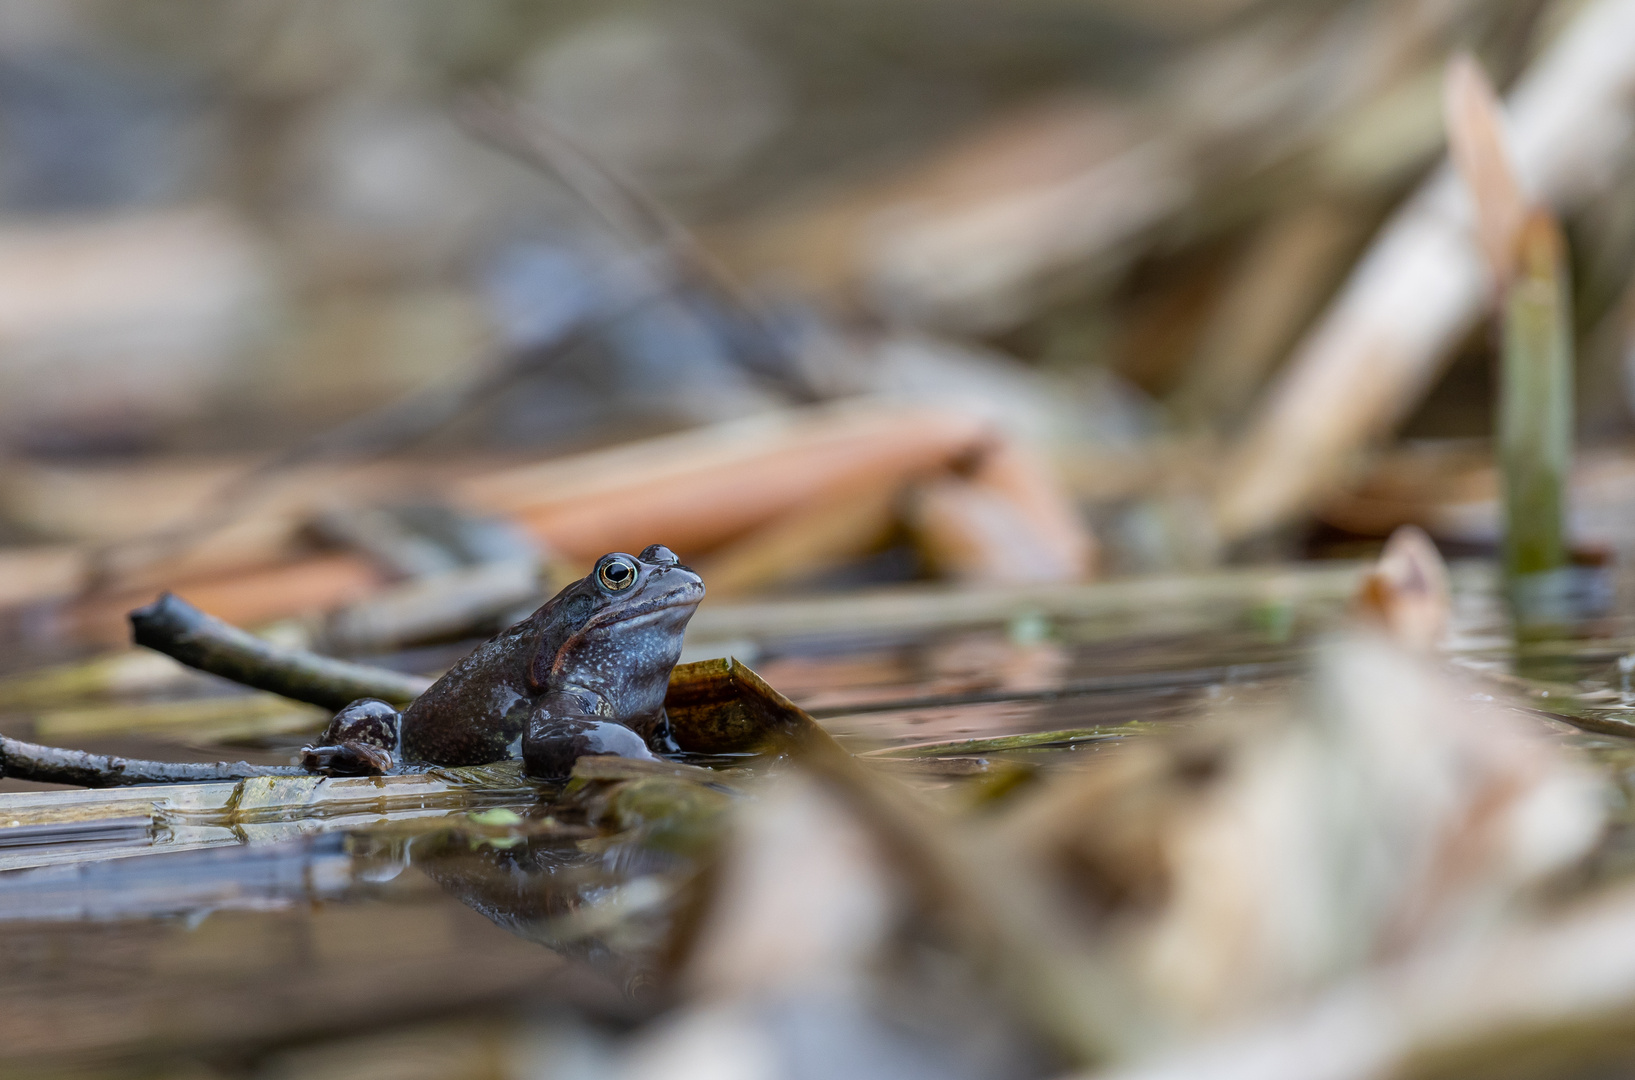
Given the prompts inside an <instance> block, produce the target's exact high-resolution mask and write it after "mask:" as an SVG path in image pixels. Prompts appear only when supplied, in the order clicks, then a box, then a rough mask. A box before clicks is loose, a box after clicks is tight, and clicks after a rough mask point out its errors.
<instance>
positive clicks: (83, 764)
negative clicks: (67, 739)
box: [0, 735, 312, 788]
mask: <svg viewBox="0 0 1635 1080" xmlns="http://www.w3.org/2000/svg"><path fill="white" fill-rule="evenodd" d="M311 775H312V773H311V772H309V771H308V770H306V769H303V768H301V767H300V766H297V765H251V764H250V763H249V762H247V761H217V762H210V763H199V762H175V761H144V760H142V759H140V758H122V757H113V756H111V755H108V754H88V753H86V752H85V751H83V750H64V749H63V748H61V747H57V746H40V745H38V744H36V743H29V742H23V741H22V740H21V739H12V738H7V737H6V736H4V735H0V776H4V777H6V778H7V779H11V780H36V781H39V782H41V783H46V784H73V785H75V786H77V787H88V788H105V787H130V786H133V785H137V784H178V783H183V784H185V783H195V784H196V783H209V782H212V781H220V780H247V779H249V778H250V777H254V776H311Z"/></svg>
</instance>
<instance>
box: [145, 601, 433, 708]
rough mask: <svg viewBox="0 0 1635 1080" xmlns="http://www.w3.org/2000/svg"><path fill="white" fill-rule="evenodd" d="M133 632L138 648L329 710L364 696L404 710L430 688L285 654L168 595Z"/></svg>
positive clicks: (410, 679)
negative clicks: (145, 648) (163, 654)
mask: <svg viewBox="0 0 1635 1080" xmlns="http://www.w3.org/2000/svg"><path fill="white" fill-rule="evenodd" d="M131 631H132V636H133V638H134V640H135V641H136V643H137V644H138V645H145V646H147V647H148V648H150V649H156V650H158V651H159V652H162V653H165V654H166V655H168V656H172V657H174V658H175V659H177V660H179V661H181V662H182V663H184V664H186V665H187V666H189V667H194V668H198V669H199V670H200V671H208V672H210V673H211V674H212V675H220V676H222V677H223V678H226V679H231V680H233V681H234V682H237V683H242V684H244V685H245V686H253V687H255V688H256V689H258V690H270V691H271V692H273V693H275V694H281V695H283V696H284V697H287V698H293V699H294V700H296V701H305V702H310V703H311V704H313V705H321V706H323V707H324V708H326V709H339V708H341V707H343V706H345V705H347V704H348V703H350V702H353V701H356V700H357V699H358V698H380V699H381V700H383V701H389V702H392V703H393V704H396V705H403V704H407V703H408V702H410V701H413V700H414V699H415V698H417V697H419V696H420V694H421V693H422V692H423V691H424V690H425V689H426V687H428V686H430V685H431V680H429V679H426V678H423V677H421V676H418V675H405V674H403V673H402V672H397V671H391V670H389V669H387V668H379V667H371V666H369V665H367V664H354V663H351V662H349V661H346V660H336V659H333V658H332V657H327V656H319V655H318V654H317V653H311V652H307V651H305V650H302V649H281V648H279V647H277V646H275V645H271V644H268V643H267V642H265V641H263V640H261V639H260V638H258V637H256V636H254V635H253V634H248V633H246V632H244V631H243V630H240V629H239V628H238V627H236V626H232V625H230V624H228V623H225V622H223V621H222V620H220V619H218V618H216V617H215V616H213V615H206V614H205V613H204V612H202V611H200V610H199V609H198V608H196V607H194V606H193V605H192V604H189V603H188V602H187V601H186V600H183V599H181V598H180V597H178V596H176V595H175V594H173V593H168V592H167V593H165V594H164V595H163V596H161V597H159V599H158V600H155V601H154V602H153V603H151V604H149V605H148V606H147V607H142V608H137V609H136V610H135V611H133V612H131Z"/></svg>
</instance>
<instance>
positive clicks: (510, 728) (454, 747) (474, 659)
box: [402, 619, 540, 765]
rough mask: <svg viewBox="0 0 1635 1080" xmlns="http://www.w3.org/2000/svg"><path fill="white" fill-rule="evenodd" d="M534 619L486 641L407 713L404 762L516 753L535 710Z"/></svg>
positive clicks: (483, 759) (453, 761)
mask: <svg viewBox="0 0 1635 1080" xmlns="http://www.w3.org/2000/svg"><path fill="white" fill-rule="evenodd" d="M533 622H534V620H532V619H529V620H525V621H524V622H521V623H518V624H517V625H516V626H513V627H511V628H510V629H508V630H506V631H504V632H503V633H501V634H499V635H497V636H495V637H493V638H490V639H489V640H488V641H485V642H483V644H482V645H480V646H478V647H477V649H476V650H475V651H473V652H472V653H471V654H470V655H469V656H466V657H465V658H464V659H462V660H461V661H460V662H459V663H457V664H455V665H454V666H453V667H452V668H450V669H449V671H448V673H447V674H446V675H444V676H443V677H442V678H441V679H438V680H437V682H435V683H433V684H432V686H431V688H430V689H428V690H427V691H426V692H425V693H424V694H422V695H420V697H419V698H418V699H416V700H415V702H414V704H413V705H410V706H409V708H408V709H407V710H405V711H404V713H403V736H402V738H403V756H404V758H405V760H408V761H424V762H431V763H433V764H436V765H483V764H487V763H488V762H490V761H501V760H504V759H505V758H508V757H514V756H516V754H517V752H518V750H517V747H518V746H519V743H520V740H521V738H522V733H523V729H524V728H526V727H527V724H528V713H529V711H530V709H531V708H532V691H531V688H530V687H529V685H528V662H529V660H530V658H531V657H532V655H533V652H534V649H535V648H537V646H538V639H539V636H540V635H539V630H538V628H537V627H536V626H534V625H533Z"/></svg>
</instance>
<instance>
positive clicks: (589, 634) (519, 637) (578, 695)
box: [301, 544, 704, 779]
mask: <svg viewBox="0 0 1635 1080" xmlns="http://www.w3.org/2000/svg"><path fill="white" fill-rule="evenodd" d="M703 598H704V582H703V581H702V580H700V579H699V577H698V575H697V574H695V573H693V572H692V571H691V570H689V569H687V567H685V566H682V565H681V563H680V562H679V561H677V559H676V556H675V554H674V553H673V552H671V551H670V549H669V548H666V547H661V546H660V545H658V544H654V545H653V546H652V547H649V548H647V549H646V550H645V551H643V552H642V553H641V554H640V555H637V556H631V555H625V554H623V553H621V552H614V553H612V554H609V555H604V556H602V557H601V558H600V559H598V560H597V561H596V565H595V567H594V568H593V569H592V570H591V572H590V573H589V574H588V575H586V576H585V577H584V578H581V579H580V580H578V581H576V582H574V583H573V584H572V585H569V586H568V587H567V588H565V589H563V590H562V591H561V592H559V593H557V594H556V595H555V596H554V597H552V598H551V599H550V600H549V601H547V602H546V603H545V605H544V606H543V607H541V608H540V609H539V610H538V611H536V612H534V613H533V614H532V615H530V616H528V618H526V619H524V620H522V621H521V622H519V623H517V624H516V625H514V626H512V627H510V628H509V629H507V630H505V631H503V632H501V633H500V634H497V635H496V636H494V637H493V638H490V639H489V640H488V641H486V642H484V643H483V644H482V645H480V646H478V647H477V649H476V650H475V651H474V652H472V653H471V654H470V655H469V656H467V657H466V658H465V659H463V660H461V661H460V662H459V663H457V664H455V665H454V667H452V668H450V669H449V672H448V674H446V675H444V676H443V677H442V678H441V679H438V680H437V682H435V683H433V684H432V686H431V687H430V688H429V689H428V690H427V691H426V692H425V693H424V694H422V695H421V696H420V697H419V698H418V699H416V700H415V702H414V704H412V705H410V706H409V707H408V708H407V709H405V710H404V711H403V712H402V713H399V712H398V711H397V710H396V709H393V708H392V707H391V706H390V705H388V704H387V703H386V702H384V701H378V700H375V699H373V698H364V699H361V700H359V701H354V702H352V704H350V705H348V706H346V708H344V709H342V710H341V711H340V712H338V713H336V714H335V718H334V719H333V720H331V721H330V723H329V727H327V728H326V729H325V730H324V734H323V736H322V738H321V739H320V740H319V743H318V745H316V746H308V747H305V748H304V749H303V750H302V751H301V761H302V764H304V765H305V766H306V767H307V768H309V769H313V770H315V771H319V772H325V773H336V774H343V775H360V774H370V773H384V772H390V771H394V770H395V769H397V768H399V767H401V766H402V765H405V764H407V765H413V764H426V765H481V764H486V763H488V762H492V761H502V760H505V759H507V758H514V757H516V756H517V755H518V753H519V752H520V754H521V756H522V760H523V766H524V769H525V770H526V771H527V772H528V774H529V775H531V776H538V777H541V778H545V779H557V778H561V777H564V776H567V775H568V773H569V772H570V771H571V770H572V769H573V763H574V761H575V760H576V759H578V758H579V757H580V756H582V755H586V754H617V755H620V756H622V757H645V758H650V757H652V756H653V754H652V751H653V749H655V748H657V749H660V750H665V749H674V744H673V743H672V742H671V741H670V738H669V724H668V721H667V720H666V718H665V715H664V694H665V690H666V689H667V688H668V686H669V680H670V671H671V669H672V668H674V667H675V665H676V661H677V660H678V659H679V658H680V656H681V637H682V631H683V630H684V629H685V628H686V626H687V620H689V619H691V618H692V616H693V612H694V610H696V609H697V607H698V602H699V601H700V600H702V599H703Z"/></svg>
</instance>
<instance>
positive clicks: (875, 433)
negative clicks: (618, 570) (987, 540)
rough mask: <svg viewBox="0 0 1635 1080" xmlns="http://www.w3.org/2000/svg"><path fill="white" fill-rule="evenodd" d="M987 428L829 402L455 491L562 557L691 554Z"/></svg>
mask: <svg viewBox="0 0 1635 1080" xmlns="http://www.w3.org/2000/svg"><path fill="white" fill-rule="evenodd" d="M986 436H987V427H986V425H985V424H984V423H983V422H982V421H981V420H978V419H976V418H974V417H968V416H963V415H959V414H955V413H947V412H936V411H932V410H918V409H901V408H881V407H878V406H868V407H858V406H848V407H838V408H837V407H830V408H822V409H813V410H806V411H801V412H794V413H789V414H785V415H779V416H771V417H759V418H755V419H753V420H750V421H740V422H737V423H732V424H724V425H720V426H717V427H713V428H706V429H703V430H701V431H694V432H687V433H684V434H681V435H676V436H669V437H666V438H662V439H653V440H648V441H645V442H638V443H630V444H626V445H624V446H621V447H618V448H616V449H613V450H605V451H599V452H596V453H591V454H584V455H578V456H575V457H569V458H562V459H558V460H556V461H551V462H546V463H544V464H542V465H536V466H528V467H525V468H522V469H516V470H510V471H507V472H503V473H499V474H495V475H492V476H488V477H483V478H479V479H477V480H474V481H471V482H468V483H466V484H463V485H460V486H459V487H458V489H457V491H458V494H459V495H460V497H461V498H462V499H463V500H464V501H465V502H466V503H467V504H468V505H470V506H473V507H475V508H478V509H480V510H483V511H488V512H497V513H503V514H507V515H509V516H511V517H513V518H514V519H515V520H517V521H518V522H519V523H520V524H521V525H522V526H523V527H524V528H526V529H527V530H528V531H529V532H531V533H532V534H533V535H534V536H536V537H537V538H539V539H540V540H541V541H542V542H543V543H545V544H546V545H548V546H549V548H550V549H551V550H553V551H557V552H560V553H561V554H562V555H564V556H565V557H568V558H572V559H579V560H589V559H594V558H596V557H598V556H600V555H602V554H603V553H605V552H607V551H613V550H620V549H626V548H628V549H630V550H640V549H641V548H643V547H645V546H646V545H648V544H651V543H658V542H662V543H664V544H666V545H667V546H669V547H671V548H674V549H675V550H676V551H678V552H679V553H681V554H682V556H683V557H684V558H686V557H691V556H692V555H694V554H702V553H704V552H707V551H709V550H710V549H711V548H713V547H715V546H717V545H719V544H722V543H724V542H726V541H728V540H731V539H733V538H735V537H738V536H742V535H744V534H745V533H747V532H749V531H750V530H751V529H754V528H756V527H757V526H760V525H764V524H766V523H767V522H770V521H773V520H775V519H777V518H778V517H780V516H782V515H785V514H788V513H790V512H792V511H795V510H797V509H798V508H800V507H802V506H805V505H807V504H809V503H810V502H812V501H813V500H816V499H821V498H822V497H823V495H824V493H825V492H829V491H834V490H838V489H839V488H841V487H844V486H846V485H859V486H863V485H867V484H868V483H870V482H872V481H875V480H878V481H880V482H882V483H884V482H885V481H886V480H887V479H888V478H896V479H897V480H898V481H899V482H900V481H902V480H905V479H907V478H908V477H910V476H914V475H917V474H920V473H924V472H927V471H931V470H935V469H939V468H943V467H946V466H947V465H949V464H951V463H953V462H954V461H956V460H957V459H959V458H960V457H961V456H962V455H964V454H966V453H968V452H969V451H970V450H972V449H973V448H975V447H977V446H979V445H981V443H982V442H983V440H984V439H985V438H986Z"/></svg>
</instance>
